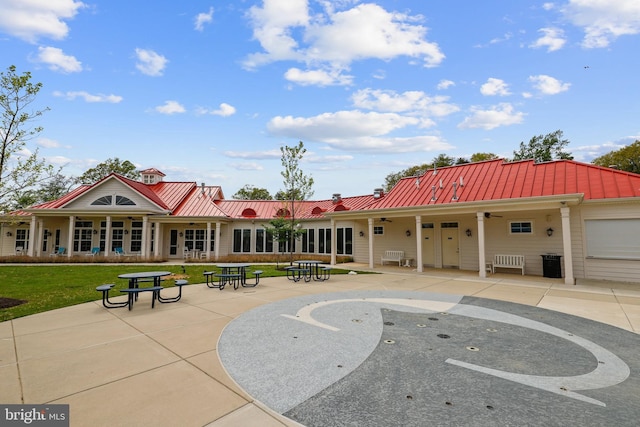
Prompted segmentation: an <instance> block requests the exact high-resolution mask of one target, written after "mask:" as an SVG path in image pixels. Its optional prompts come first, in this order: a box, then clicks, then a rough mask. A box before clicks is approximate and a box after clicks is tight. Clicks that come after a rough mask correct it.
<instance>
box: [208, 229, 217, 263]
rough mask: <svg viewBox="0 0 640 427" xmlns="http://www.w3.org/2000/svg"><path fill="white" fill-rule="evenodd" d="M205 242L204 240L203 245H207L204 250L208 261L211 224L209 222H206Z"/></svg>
mask: <svg viewBox="0 0 640 427" xmlns="http://www.w3.org/2000/svg"><path fill="white" fill-rule="evenodd" d="M205 240H206V243H205V244H206V245H207V247H206V248H205V249H206V253H207V259H209V258H210V257H211V222H209V221H207V236H206V238H205ZM216 246H218V245H216Z"/></svg>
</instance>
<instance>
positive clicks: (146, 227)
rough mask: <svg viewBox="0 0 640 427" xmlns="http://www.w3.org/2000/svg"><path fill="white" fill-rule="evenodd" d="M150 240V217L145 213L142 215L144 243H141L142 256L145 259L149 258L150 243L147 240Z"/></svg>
mask: <svg viewBox="0 0 640 427" xmlns="http://www.w3.org/2000/svg"><path fill="white" fill-rule="evenodd" d="M148 241H149V218H148V217H147V216H146V215H145V216H143V217H142V244H141V245H140V256H142V258H143V259H147V258H149V253H148V252H147V248H148V247H149V245H148V244H147V242H148Z"/></svg>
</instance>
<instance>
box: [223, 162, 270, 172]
mask: <svg viewBox="0 0 640 427" xmlns="http://www.w3.org/2000/svg"><path fill="white" fill-rule="evenodd" d="M229 166H230V167H231V168H233V169H235V170H241V171H261V170H264V166H262V165H261V164H259V163H253V162H251V163H231V164H229Z"/></svg>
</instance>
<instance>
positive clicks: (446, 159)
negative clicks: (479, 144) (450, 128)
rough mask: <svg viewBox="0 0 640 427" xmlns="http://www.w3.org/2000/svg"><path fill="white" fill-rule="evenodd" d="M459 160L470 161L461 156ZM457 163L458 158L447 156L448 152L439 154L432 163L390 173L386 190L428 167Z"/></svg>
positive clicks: (385, 183) (386, 179)
mask: <svg viewBox="0 0 640 427" xmlns="http://www.w3.org/2000/svg"><path fill="white" fill-rule="evenodd" d="M457 160H458V162H460V163H457V164H461V163H468V161H467V160H466V159H463V158H459V159H457ZM455 163H456V159H454V158H453V157H450V156H447V155H446V154H438V156H436V157H434V159H433V160H432V162H431V163H424V164H422V165H418V166H411V167H410V168H407V169H404V170H401V171H400V172H395V173H390V174H389V175H387V176H386V178H385V179H384V189H385V191H389V190H391V189H392V188H393V186H394V185H396V184H397V183H398V181H400V180H401V179H402V178H406V177H409V176H417V175H422V174H423V173H425V171H427V170H428V169H433V167H434V165H435V167H436V168H442V167H445V166H453V165H454V164H455Z"/></svg>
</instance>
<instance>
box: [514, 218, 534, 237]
mask: <svg viewBox="0 0 640 427" xmlns="http://www.w3.org/2000/svg"><path fill="white" fill-rule="evenodd" d="M532 233H533V223H532V222H531V221H509V234H532Z"/></svg>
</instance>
